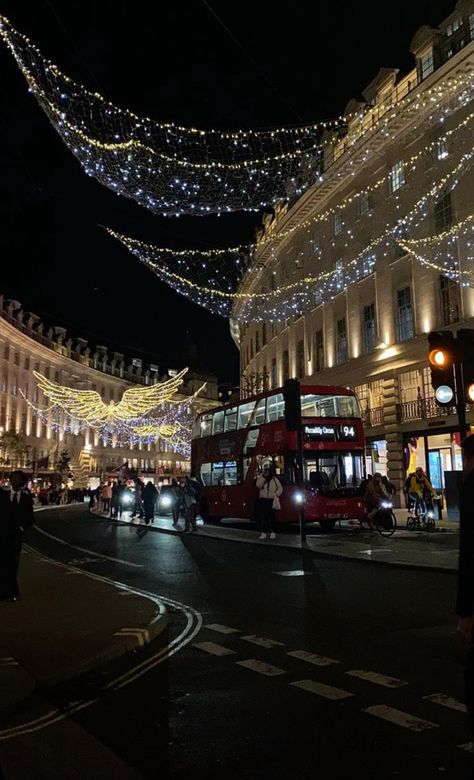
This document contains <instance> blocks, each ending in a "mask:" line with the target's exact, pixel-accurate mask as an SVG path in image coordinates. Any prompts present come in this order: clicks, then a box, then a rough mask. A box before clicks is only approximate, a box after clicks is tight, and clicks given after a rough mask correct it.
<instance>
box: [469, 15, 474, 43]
mask: <svg viewBox="0 0 474 780" xmlns="http://www.w3.org/2000/svg"><path fill="white" fill-rule="evenodd" d="M469 37H470V39H471V41H472V40H474V14H470V15H469Z"/></svg>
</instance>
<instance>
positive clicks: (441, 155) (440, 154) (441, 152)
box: [436, 138, 449, 160]
mask: <svg viewBox="0 0 474 780" xmlns="http://www.w3.org/2000/svg"><path fill="white" fill-rule="evenodd" d="M448 154H449V152H448V142H447V140H446V138H438V140H437V141H436V157H437V159H438V160H445V159H446V157H447V156H448Z"/></svg>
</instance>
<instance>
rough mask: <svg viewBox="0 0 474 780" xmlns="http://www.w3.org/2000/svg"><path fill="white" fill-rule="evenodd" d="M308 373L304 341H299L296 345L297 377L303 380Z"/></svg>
mask: <svg viewBox="0 0 474 780" xmlns="http://www.w3.org/2000/svg"><path fill="white" fill-rule="evenodd" d="M305 374H306V371H305V370H304V339H301V340H300V341H298V343H297V345H296V376H297V377H298V379H303V377H304V375H305Z"/></svg>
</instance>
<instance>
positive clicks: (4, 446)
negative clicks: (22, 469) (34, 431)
mask: <svg viewBox="0 0 474 780" xmlns="http://www.w3.org/2000/svg"><path fill="white" fill-rule="evenodd" d="M25 453H26V438H25V436H23V435H22V434H21V433H17V432H16V431H13V430H12V431H5V432H4V433H2V435H1V436H0V463H1V464H2V466H10V467H13V468H15V467H16V466H18V464H19V463H21V461H22V460H23V458H24V456H25Z"/></svg>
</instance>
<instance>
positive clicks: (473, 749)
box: [458, 742, 474, 753]
mask: <svg viewBox="0 0 474 780" xmlns="http://www.w3.org/2000/svg"><path fill="white" fill-rule="evenodd" d="M458 748H460V749H461V750H466V751H467V752H468V753H474V742H465V743H464V744H463V745H458Z"/></svg>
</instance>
